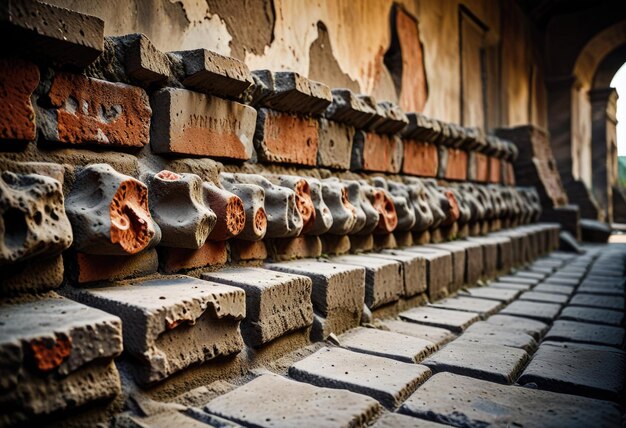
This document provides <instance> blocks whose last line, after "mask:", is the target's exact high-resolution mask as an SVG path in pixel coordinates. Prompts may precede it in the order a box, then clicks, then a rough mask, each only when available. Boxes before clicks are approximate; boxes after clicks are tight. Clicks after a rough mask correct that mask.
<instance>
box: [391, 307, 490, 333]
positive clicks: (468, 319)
mask: <svg viewBox="0 0 626 428" xmlns="http://www.w3.org/2000/svg"><path fill="white" fill-rule="evenodd" d="M400 318H401V319H403V320H405V321H410V322H414V323H418V324H423V325H428V326H432V327H441V328H445V329H448V330H450V331H453V332H455V333H462V332H463V331H464V330H465V329H466V328H467V327H469V326H470V325H471V324H473V323H475V322H476V321H478V320H479V319H480V315H478V314H476V313H472V312H461V311H452V310H447V309H438V308H433V307H426V308H414V309H409V310H408V311H404V312H402V313H400Z"/></svg>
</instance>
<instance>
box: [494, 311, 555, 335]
mask: <svg viewBox="0 0 626 428" xmlns="http://www.w3.org/2000/svg"><path fill="white" fill-rule="evenodd" d="M485 322H487V323H489V324H493V325H494V326H497V327H503V328H506V329H508V330H515V331H521V332H524V333H526V334H528V335H530V336H532V337H533V338H534V339H535V340H537V341H538V340H539V339H541V337H543V335H544V334H545V333H546V331H548V328H549V325H548V324H546V323H544V322H541V321H536V320H533V319H529V318H521V317H516V316H510V315H501V314H496V315H493V316H490V317H489V318H487V321H485Z"/></svg>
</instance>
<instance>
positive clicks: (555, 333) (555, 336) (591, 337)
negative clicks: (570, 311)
mask: <svg viewBox="0 0 626 428" xmlns="http://www.w3.org/2000/svg"><path fill="white" fill-rule="evenodd" d="M545 340H551V341H555V342H580V343H591V344H594V345H606V346H615V347H617V348H621V347H622V345H623V344H624V329H623V328H620V327H613V326H608V325H596V324H588V323H582V322H575V321H561V320H556V321H555V322H554V324H552V327H551V328H550V331H548V333H547V334H546V337H545Z"/></svg>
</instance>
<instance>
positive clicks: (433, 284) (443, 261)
mask: <svg viewBox="0 0 626 428" xmlns="http://www.w3.org/2000/svg"><path fill="white" fill-rule="evenodd" d="M405 250H406V251H411V252H414V253H416V254H419V255H420V256H421V257H423V258H424V259H425V260H426V282H427V283H428V296H429V297H430V299H431V300H435V299H439V298H441V297H444V296H446V295H447V294H448V286H449V285H450V283H451V282H452V275H453V273H452V272H453V271H452V255H451V253H450V252H449V251H445V250H441V249H434V248H425V247H407V248H405Z"/></svg>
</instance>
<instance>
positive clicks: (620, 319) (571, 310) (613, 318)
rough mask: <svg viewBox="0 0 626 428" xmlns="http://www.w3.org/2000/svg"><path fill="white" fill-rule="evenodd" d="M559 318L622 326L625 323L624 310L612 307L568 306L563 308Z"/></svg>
mask: <svg viewBox="0 0 626 428" xmlns="http://www.w3.org/2000/svg"><path fill="white" fill-rule="evenodd" d="M559 319H563V320H569V321H581V322H588V323H592V324H604V325H614V326H622V325H624V312H623V311H613V310H610V309H598V308H587V307H582V306H568V307H566V308H564V309H563V311H562V312H561V315H559Z"/></svg>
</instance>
